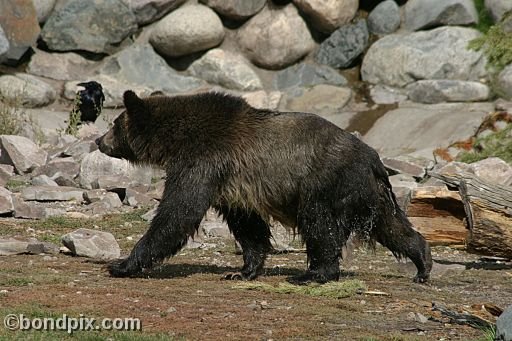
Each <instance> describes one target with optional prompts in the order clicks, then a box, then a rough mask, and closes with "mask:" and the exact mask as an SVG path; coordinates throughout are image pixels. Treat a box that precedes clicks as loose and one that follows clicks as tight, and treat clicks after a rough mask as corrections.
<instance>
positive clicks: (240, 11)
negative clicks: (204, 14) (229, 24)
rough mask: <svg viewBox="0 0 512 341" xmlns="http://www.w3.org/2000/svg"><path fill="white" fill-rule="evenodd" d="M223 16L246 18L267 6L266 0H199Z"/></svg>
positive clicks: (235, 18)
mask: <svg viewBox="0 0 512 341" xmlns="http://www.w3.org/2000/svg"><path fill="white" fill-rule="evenodd" d="M199 1H201V2H202V3H204V4H205V5H207V6H208V7H211V8H212V9H213V10H214V11H215V12H217V13H219V14H220V15H221V16H223V17H226V18H229V19H232V20H245V19H247V18H250V17H252V16H253V15H255V14H256V13H258V12H259V11H261V9H262V8H263V6H265V3H266V0H243V1H240V0H199Z"/></svg>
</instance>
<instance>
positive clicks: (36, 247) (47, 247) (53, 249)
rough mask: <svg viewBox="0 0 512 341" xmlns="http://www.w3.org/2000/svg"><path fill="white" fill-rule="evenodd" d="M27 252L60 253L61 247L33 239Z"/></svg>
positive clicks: (35, 253)
mask: <svg viewBox="0 0 512 341" xmlns="http://www.w3.org/2000/svg"><path fill="white" fill-rule="evenodd" d="M27 253H30V254H32V255H40V254H42V253H46V254H58V253H59V247H58V246H57V245H55V244H53V243H50V242H41V241H38V240H31V241H29V242H28V245H27Z"/></svg>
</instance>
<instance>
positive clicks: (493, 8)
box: [485, 0, 512, 22]
mask: <svg viewBox="0 0 512 341" xmlns="http://www.w3.org/2000/svg"><path fill="white" fill-rule="evenodd" d="M485 8H486V9H487V10H488V11H489V13H490V14H491V17H492V18H493V20H494V22H499V21H500V20H501V19H502V18H503V16H504V15H505V13H507V12H508V11H510V10H512V2H510V1H509V0H485Z"/></svg>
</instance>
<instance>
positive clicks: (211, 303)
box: [0, 215, 512, 340]
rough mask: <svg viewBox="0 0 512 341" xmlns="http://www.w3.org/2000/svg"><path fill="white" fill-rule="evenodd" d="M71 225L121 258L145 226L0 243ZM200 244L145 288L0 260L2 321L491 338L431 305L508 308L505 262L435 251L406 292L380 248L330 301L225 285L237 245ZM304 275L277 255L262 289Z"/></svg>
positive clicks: (3, 227)
mask: <svg viewBox="0 0 512 341" xmlns="http://www.w3.org/2000/svg"><path fill="white" fill-rule="evenodd" d="M79 227H88V228H100V229H102V230H107V231H110V232H112V233H113V234H114V235H115V236H116V238H117V239H118V240H119V242H120V245H121V247H122V250H123V253H124V254H128V253H129V251H130V250H131V247H132V246H133V244H134V242H135V241H136V240H137V238H138V237H139V236H140V234H141V233H143V232H144V231H145V229H146V227H147V224H146V223H145V222H142V221H141V220H140V219H138V218H137V217H135V216H134V215H122V216H113V217H107V218H103V219H101V220H76V219H75V220H73V219H64V220H58V219H57V220H54V221H52V222H26V221H25V222H23V221H21V222H20V221H16V220H1V221H0V238H3V237H7V236H26V237H28V236H34V235H35V236H37V237H38V238H39V239H46V240H53V241H57V240H58V239H59V236H60V235H61V234H62V233H65V232H68V231H71V230H73V229H75V228H79ZM204 241H205V242H206V243H207V244H206V245H208V246H209V247H207V248H203V249H184V250H182V252H180V253H179V254H178V255H177V256H175V257H173V258H172V259H170V260H169V261H168V262H166V263H165V264H163V265H162V266H160V267H159V268H157V269H155V270H153V271H152V272H151V273H150V274H149V275H148V277H147V278H129V279H119V278H111V277H109V276H108V274H107V272H106V271H105V264H104V263H101V262H98V261H94V260H91V259H86V258H81V257H72V256H69V255H65V254H57V255H17V256H4V257H0V316H1V317H2V318H3V316H5V315H7V314H10V313H16V314H20V313H22V314H24V315H25V316H31V317H59V316H61V315H62V314H67V315H69V316H78V315H79V314H84V316H86V317H94V318H97V319H101V318H125V317H136V318H139V319H140V320H141V322H142V329H143V330H142V332H135V331H127V332H105V331H101V332H99V331H90V332H77V333H75V334H74V335H73V336H74V337H78V338H79V339H85V340H101V339H122V340H167V339H178V340H180V339H185V340H231V339H233V340H240V339H246V340H271V339H272V340H489V337H488V336H486V335H487V334H488V332H489V331H484V330H480V329H477V328H473V327H470V326H468V325H459V324H456V323H453V321H450V319H449V318H447V317H445V316H442V315H441V314H440V313H439V312H437V311H432V302H438V303H441V304H443V305H446V306H447V307H449V308H450V309H453V310H459V311H468V312H472V313H475V314H478V315H479V316H481V317H484V318H486V319H488V320H489V321H491V322H492V321H493V320H494V317H493V316H492V315H490V314H489V313H486V312H485V311H482V310H481V306H482V305H483V304H487V305H494V306H498V307H500V308H505V307H506V306H507V305H509V304H511V303H512V264H511V263H507V262H493V261H481V260H479V257H477V256H474V255H470V254H467V253H465V252H464V251H463V250H453V249H449V248H446V247H438V248H434V259H435V260H436V264H435V267H434V271H433V274H432V280H431V282H430V283H428V284H426V285H422V284H415V283H413V282H412V277H413V276H414V273H415V269H414V266H413V265H412V263H398V262H397V261H396V260H395V259H394V258H393V257H392V256H391V254H390V253H389V252H388V251H387V250H386V249H384V248H381V247H378V248H377V250H376V252H375V253H374V252H372V251H369V250H365V249H359V250H356V251H355V252H354V253H353V255H352V256H353V257H352V259H351V260H347V261H344V264H343V266H344V269H345V272H344V277H343V278H342V279H341V281H343V280H350V279H358V280H361V281H363V282H364V283H365V285H366V286H367V292H366V293H365V292H361V293H359V294H355V295H353V296H350V297H348V298H343V299H333V298H330V297H318V296H308V295H305V294H299V293H289V294H283V293H275V292H267V291H256V290H241V289H237V288H234V286H235V285H236V284H237V283H239V282H234V281H226V280H222V279H221V278H222V275H223V274H224V273H227V272H234V271H237V270H238V269H239V267H240V266H241V265H242V259H241V256H240V255H236V254H235V248H234V241H233V240H232V239H220V238H214V239H208V240H204ZM305 268H306V255H305V254H304V253H302V252H296V253H285V254H274V255H271V256H270V257H269V259H268V262H267V264H266V273H265V275H264V276H262V277H260V278H259V279H258V281H261V282H263V283H267V284H272V285H276V286H277V285H279V283H283V282H285V281H286V278H287V277H288V276H290V275H295V274H299V273H301V272H302V271H304V269H305ZM418 314H420V315H418ZM418 316H419V317H418ZM421 317H426V318H428V320H427V321H420V320H421ZM68 337H69V336H68V335H67V334H66V333H65V332H53V333H43V332H40V331H30V332H27V331H23V332H22V331H17V332H13V331H9V330H7V329H5V328H3V327H2V326H0V340H3V339H5V340H12V339H19V340H26V339H34V340H42V339H44V340H47V339H48V340H54V339H67V338H68Z"/></svg>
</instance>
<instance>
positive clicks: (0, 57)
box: [0, 26, 11, 63]
mask: <svg viewBox="0 0 512 341" xmlns="http://www.w3.org/2000/svg"><path fill="white" fill-rule="evenodd" d="M10 47H11V45H10V44H9V40H8V39H7V36H6V35H5V32H4V30H3V28H2V26H0V63H1V62H3V61H4V59H7V52H9V48H10Z"/></svg>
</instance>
